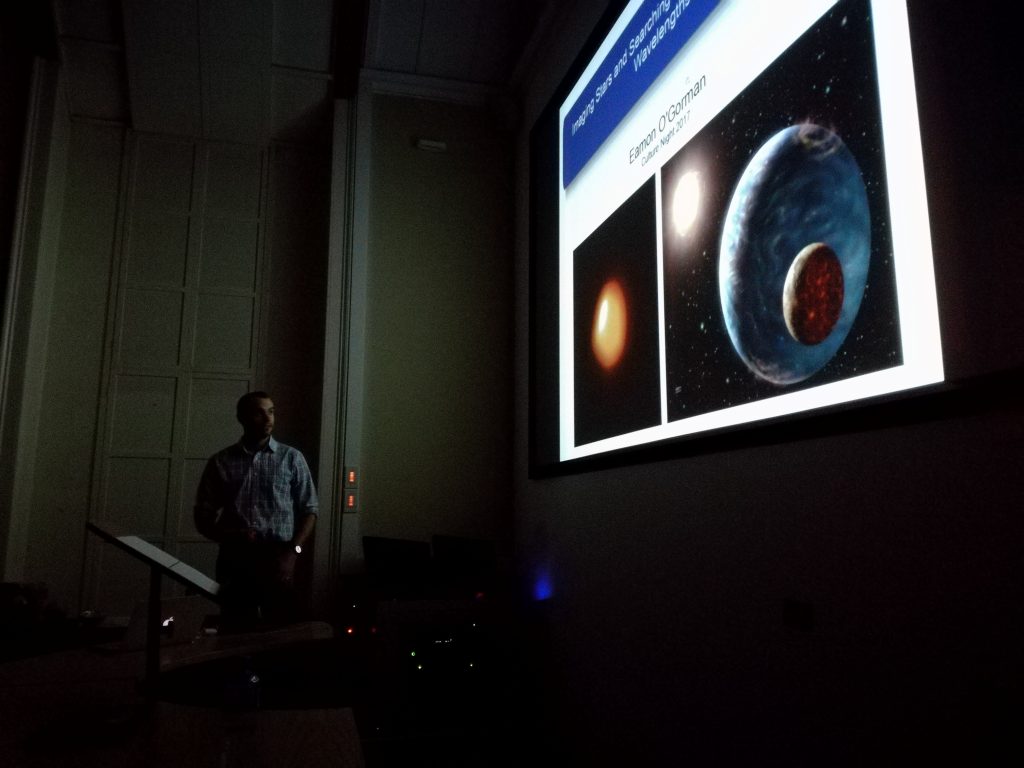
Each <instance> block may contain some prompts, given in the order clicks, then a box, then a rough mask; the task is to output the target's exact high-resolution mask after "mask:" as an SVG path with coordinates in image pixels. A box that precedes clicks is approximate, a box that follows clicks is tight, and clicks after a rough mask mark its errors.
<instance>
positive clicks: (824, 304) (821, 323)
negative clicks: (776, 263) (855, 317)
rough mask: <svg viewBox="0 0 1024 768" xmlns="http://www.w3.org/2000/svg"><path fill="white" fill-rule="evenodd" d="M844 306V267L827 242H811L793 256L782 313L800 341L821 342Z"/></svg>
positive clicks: (805, 342)
mask: <svg viewBox="0 0 1024 768" xmlns="http://www.w3.org/2000/svg"><path fill="white" fill-rule="evenodd" d="M842 308H843V266H842V264H840V263H839V257H837V256H836V253H835V251H833V250H832V249H831V248H829V247H828V246H827V245H825V243H811V244H810V245H806V246H804V248H803V249H802V250H801V251H800V253H798V254H797V255H796V258H795V259H793V263H792V265H790V267H789V272H788V273H787V275H786V285H785V287H784V288H783V289H782V316H783V317H784V318H785V319H786V328H788V329H789V335H790V336H792V337H793V338H794V339H796V340H797V341H799V342H800V343H801V344H808V345H810V344H820V343H821V342H823V341H824V340H825V339H827V338H828V336H829V334H830V333H832V329H833V328H835V327H836V322H837V321H838V320H839V313H840V311H841V310H842Z"/></svg>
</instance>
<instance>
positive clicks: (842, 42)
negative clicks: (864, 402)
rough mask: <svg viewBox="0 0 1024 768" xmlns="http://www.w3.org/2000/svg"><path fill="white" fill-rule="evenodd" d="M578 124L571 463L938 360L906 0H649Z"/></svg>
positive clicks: (566, 145)
mask: <svg viewBox="0 0 1024 768" xmlns="http://www.w3.org/2000/svg"><path fill="white" fill-rule="evenodd" d="M559 126H560V133H559V190H558V238H559V243H558V296H559V298H558V304H559V311H558V325H559V327H558V366H559V376H558V386H559V396H558V409H559V430H558V435H559V460H560V461H569V460H572V459H578V458H583V457H587V456H594V455H597V454H601V453H605V452H607V451H616V450H620V449H626V448H630V447H633V446H639V445H643V444H647V443H651V442H654V441H661V440H667V439H672V438H679V437H683V436H690V435H697V434H700V433H705V432H708V431H713V430H720V429H724V428H734V427H737V426H739V425H743V424H748V423H756V422H762V421H764V420H767V419H778V418H780V417H786V416H789V415H795V414H803V413H806V412H809V411H813V410H816V409H820V408H828V407H830V406H835V405H838V404H842V403H849V402H852V401H856V400H860V399H864V398H871V397H877V396H881V395H886V394H889V393H893V392H899V391H903V390H907V389H911V388H916V387H920V386H925V385H928V384H934V383H937V382H940V381H942V379H943V368H942V352H941V345H940V338H939V322H938V312H937V307H936V301H935V280H934V275H933V268H932V254H931V242H930V234H929V223H928V212H927V204H926V198H925V183H924V172H923V166H922V159H921V145H920V135H919V129H918V118H917V112H916V98H915V92H914V78H913V69H912V65H911V55H910V38H909V31H908V25H907V16H906V8H905V7H904V5H903V3H902V2H899V1H898V0H879V1H878V2H871V0H839V1H838V2H836V1H835V0H787V2H786V3H784V4H774V3H768V4H766V3H763V2H754V1H752V0H636V1H635V2H631V3H629V4H628V5H627V7H626V8H625V10H624V11H623V13H622V14H621V15H620V16H619V18H618V20H617V21H616V22H615V23H614V25H613V26H612V28H611V30H610V32H609V33H608V34H607V35H606V36H605V38H604V40H603V42H602V43H601V44H600V45H599V46H598V49H597V52H596V54H595V55H594V56H593V57H592V58H591V59H590V61H589V63H588V64H587V65H586V66H585V68H584V70H583V74H582V75H581V76H580V77H579V79H578V80H577V81H576V83H575V85H574V86H573V87H571V90H570V91H569V94H568V96H567V98H565V100H564V101H563V102H562V103H561V105H560V108H559Z"/></svg>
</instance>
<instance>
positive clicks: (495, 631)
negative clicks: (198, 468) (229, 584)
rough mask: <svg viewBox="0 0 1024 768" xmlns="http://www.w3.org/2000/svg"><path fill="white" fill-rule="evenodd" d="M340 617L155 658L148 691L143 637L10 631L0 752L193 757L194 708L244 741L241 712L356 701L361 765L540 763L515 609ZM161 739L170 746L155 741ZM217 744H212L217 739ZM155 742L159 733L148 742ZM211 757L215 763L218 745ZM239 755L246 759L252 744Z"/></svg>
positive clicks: (462, 767) (454, 606)
mask: <svg viewBox="0 0 1024 768" xmlns="http://www.w3.org/2000/svg"><path fill="white" fill-rule="evenodd" d="M335 629H336V635H337V636H336V637H335V638H334V639H332V640H326V641H314V642H306V643H297V644H294V645H292V646H290V647H287V648H277V649H274V650H271V651H266V652H261V653H255V654H250V655H247V656H240V657H233V658H226V659H219V660H216V661H209V662H205V663H199V664H194V665H191V666H186V667H183V668H181V669H177V670H174V671H170V672H164V673H163V674H162V675H161V678H160V685H159V690H158V692H157V694H156V696H155V697H145V696H143V695H142V693H141V686H140V679H141V676H142V672H143V658H142V653H141V652H140V651H125V652H120V653H118V652H113V651H110V650H109V649H108V650H107V651H104V652H101V651H98V650H96V645H97V642H99V641H102V642H103V643H106V644H108V646H109V642H110V640H111V635H110V632H109V631H106V632H105V633H99V632H98V628H95V627H94V628H93V631H89V629H88V628H83V627H82V626H81V624H80V622H76V623H75V626H69V625H67V624H66V623H65V624H64V625H62V626H59V625H57V624H54V625H51V626H48V627H46V628H45V629H43V630H40V631H39V633H38V636H37V637H35V638H31V637H22V638H21V640H22V641H24V642H22V643H21V644H20V645H19V646H18V647H16V648H14V647H13V646H11V645H10V644H9V645H8V646H7V648H6V652H5V656H4V659H3V660H0V722H2V723H4V727H3V728H2V729H0V732H2V734H3V735H0V765H3V766H18V767H20V766H26V768H27V767H29V766H32V767H33V768H34V767H35V766H39V767H43V766H57V765H59V766H83V767H86V766H89V767H91V766H103V767H104V768H111V767H112V766H122V765H123V766H133V765H146V766H152V765H166V766H172V765H179V764H180V765H188V766H189V768H198V766H197V760H198V762H199V763H202V762H203V759H204V758H205V757H207V755H206V754H205V753H204V754H203V755H201V756H199V757H197V754H196V752H197V750H200V749H203V746H202V745H203V743H204V742H203V739H204V738H207V737H204V736H202V734H201V733H200V731H203V730H204V729H203V728H196V727H191V726H189V725H188V724H187V723H189V722H191V720H190V718H193V719H194V718H196V717H197V715H196V714H195V713H197V712H200V713H203V712H205V713H207V715H208V716H204V715H202V714H200V715H198V717H199V718H200V720H199V722H201V723H203V724H208V723H210V722H214V721H216V722H225V723H228V725H226V726H225V728H226V729H227V731H230V732H231V733H232V734H233V735H232V736H231V738H233V739H234V740H235V741H234V746H233V747H232V749H234V750H235V751H236V752H237V751H238V749H239V748H240V747H239V746H238V745H239V744H240V743H241V741H243V740H248V741H253V738H252V736H251V735H250V736H243V735H242V734H243V733H244V732H245V731H244V728H243V725H240V724H244V723H247V722H249V721H248V720H246V718H251V717H254V716H256V715H254V714H253V713H263V714H264V715H266V716H267V717H270V718H271V721H273V722H276V721H277V720H282V719H283V720H288V721H289V722H291V723H292V724H291V725H284V726H280V727H283V728H285V729H286V730H287V729H288V728H292V729H294V728H296V727H299V726H297V725H296V724H295V723H302V722H305V721H307V720H308V721H310V723H311V725H310V726H309V727H311V728H313V727H319V728H324V727H327V726H326V725H324V723H319V724H318V723H317V722H313V720H315V718H316V717H322V713H325V712H340V711H347V712H351V714H352V716H353V722H354V728H355V730H357V732H358V738H357V739H353V740H352V741H353V742H354V743H355V746H356V749H357V750H361V753H362V758H361V760H362V764H364V765H366V766H368V768H390V766H403V768H412V767H415V766H424V767H430V768H433V767H437V768H440V767H442V766H444V767H448V766H451V767H452V768H456V767H458V768H475V767H476V766H481V767H483V766H487V767H488V768H505V767H508V768H512V767H513V766H520V765H524V766H525V765H530V766H536V765H544V764H547V763H548V761H547V760H546V759H545V757H544V754H543V750H542V749H540V747H539V744H540V742H541V741H542V740H541V739H539V738H537V731H538V728H537V725H536V722H535V720H536V718H535V715H534V712H535V708H534V707H533V706H531V696H530V692H529V690H528V684H527V681H528V680H529V679H530V678H529V675H528V674H526V670H525V665H526V657H527V654H525V653H523V649H522V648H521V647H520V646H519V645H518V643H519V639H518V635H517V634H516V633H515V632H514V631H512V625H511V623H510V622H509V621H508V620H507V619H505V618H502V619H497V618H496V617H495V614H494V612H493V610H491V609H490V608H488V607H487V606H482V605H478V604H473V603H472V601H469V602H459V601H433V602H432V601H417V602H415V603H407V604H399V603H395V604H393V605H388V606H385V607H384V609H383V610H381V611H378V612H377V613H376V614H375V623H373V624H372V625H371V624H369V623H363V624H361V625H347V626H346V625H341V626H338V627H336V628H335ZM34 648H37V649H38V650H39V652H38V653H34V652H33V649H34ZM314 712H315V713H319V714H317V715H313V714H301V713H314ZM269 713H279V714H278V715H270V714H269ZM271 721H268V722H271ZM293 721H294V722H293ZM183 723H184V724H183ZM245 727H250V728H254V729H256V730H257V731H258V732H260V733H261V734H263V735H264V736H265V731H267V726H264V725H253V724H251V723H250V725H248V726H245ZM303 727H305V726H303ZM240 729H241V730H240ZM342 730H343V729H342ZM168 733H175V734H177V735H176V736H174V737H168V735H167V734H168ZM154 734H156V736H154ZM169 738H170V739H171V741H173V742H175V743H176V744H178V745H179V746H180V748H179V749H171V750H169V751H168V750H165V749H164V748H163V747H164V746H165V745H166V743H167V741H168V739H169ZM224 738H225V740H226V739H227V738H228V737H227V736H225V737H224ZM268 738H269V737H268ZM318 738H321V739H323V737H318ZM343 742H344V740H343ZM224 743H227V742H226V741H224V742H222V743H220V746H216V745H214V746H210V748H209V750H208V751H212V752H216V751H217V749H226V747H223V744H224ZM154 744H159V745H161V753H162V754H161V755H159V757H157V756H155V755H154V754H152V750H153V749H154V746H153V745H154ZM342 748H344V743H342V745H341V746H340V747H337V746H336V748H335V751H337V749H342ZM269 749H270V748H269V747H268V748H267V749H264V750H263V757H264V758H265V759H266V760H267V761H268V762H267V764H273V765H283V764H285V763H284V762H282V761H281V759H280V757H279V756H278V757H275V758H274V759H273V760H271V758H270V752H268V750H269ZM271 751H272V750H271ZM225 754H226V753H225ZM232 754H234V753H232ZM213 757H214V756H211V757H210V759H213ZM218 759H219V760H220V763H219V764H223V763H224V760H225V758H224V756H223V755H221V756H220V758H218ZM245 764H246V766H247V768H255V764H254V763H253V762H252V759H248V760H247V761H246V762H245ZM257 764H258V760H257ZM330 764H339V765H342V764H344V765H349V764H351V765H359V764H360V763H359V762H353V763H336V762H331V763H330ZM304 765H307V766H308V765H310V763H309V761H306V763H304Z"/></svg>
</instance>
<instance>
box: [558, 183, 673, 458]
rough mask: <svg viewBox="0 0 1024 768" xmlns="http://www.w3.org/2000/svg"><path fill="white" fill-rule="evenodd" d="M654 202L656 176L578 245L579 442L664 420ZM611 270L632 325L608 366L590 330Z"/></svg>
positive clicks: (575, 358)
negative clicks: (604, 365)
mask: <svg viewBox="0 0 1024 768" xmlns="http://www.w3.org/2000/svg"><path fill="white" fill-rule="evenodd" d="M656 206H657V203H656V202H655V190H654V177H653V176H652V177H651V178H650V179H648V180H647V181H646V182H645V183H644V184H643V185H642V186H641V187H640V188H639V189H638V190H637V191H636V192H634V193H633V194H632V195H631V196H630V197H629V199H628V200H627V201H626V202H624V203H623V204H622V205H621V206H619V207H618V208H617V209H616V210H615V212H614V213H613V214H612V215H611V216H609V217H608V218H607V219H606V220H605V221H604V222H602V224H601V226H599V227H598V228H597V229H596V230H594V232H593V233H591V235H590V236H589V237H588V238H587V239H586V240H584V241H583V242H582V243H581V244H580V245H579V247H577V248H576V250H575V251H574V252H573V280H572V282H573V335H574V338H575V349H574V351H573V375H574V382H573V383H574V390H575V391H574V393H573V395H574V413H575V419H574V424H575V427H574V428H575V432H576V445H583V444H584V443H590V442H593V441H595V440H600V439H602V438H605V437H612V436H613V435H622V434H625V433H627V432H633V431H635V430H637V429H642V428H643V427H651V426H655V425H657V424H660V423H661V386H660V382H661V379H660V375H661V369H660V366H659V365H658V354H659V351H658V324H659V322H660V320H659V318H658V258H657V257H658V252H657V248H658V242H657V222H656V219H655V215H654V214H655V211H656V210H657V208H656ZM613 278H614V279H616V280H618V281H619V284H620V285H621V286H622V291H623V293H624V295H625V299H626V314H627V318H628V322H627V329H628V330H627V337H626V347H625V350H624V351H623V356H622V360H620V361H619V364H618V365H616V366H614V367H613V368H612V369H611V370H610V371H606V370H604V369H603V368H602V367H601V366H600V364H599V363H598V362H597V359H596V357H595V356H594V353H593V350H592V349H591V346H590V332H591V327H592V323H593V321H594V309H595V307H596V305H597V299H598V296H599V295H600V293H601V289H602V287H603V286H604V284H605V283H606V282H607V281H608V280H611V279H613Z"/></svg>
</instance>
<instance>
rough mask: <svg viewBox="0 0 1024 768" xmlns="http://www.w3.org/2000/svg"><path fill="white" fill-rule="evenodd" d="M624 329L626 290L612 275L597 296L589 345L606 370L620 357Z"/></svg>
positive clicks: (625, 327) (625, 322) (611, 367)
mask: <svg viewBox="0 0 1024 768" xmlns="http://www.w3.org/2000/svg"><path fill="white" fill-rule="evenodd" d="M628 330H629V322H628V318H627V307H626V294H625V292H624V291H623V290H622V285H621V284H620V283H619V281H618V280H615V279H614V278H613V279H611V280H608V281H607V282H606V283H605V284H604V286H603V287H602V288H601V292H600V293H599V294H598V296H597V303H596V304H595V305H594V324H593V327H592V328H591V331H590V348H591V349H592V350H593V352H594V357H596V358H597V362H598V363H599V364H600V365H601V367H602V368H604V369H605V370H606V371H610V370H611V369H613V368H614V367H615V366H616V365H618V364H619V361H620V360H622V354H623V352H625V349H626V336H627V332H628Z"/></svg>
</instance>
